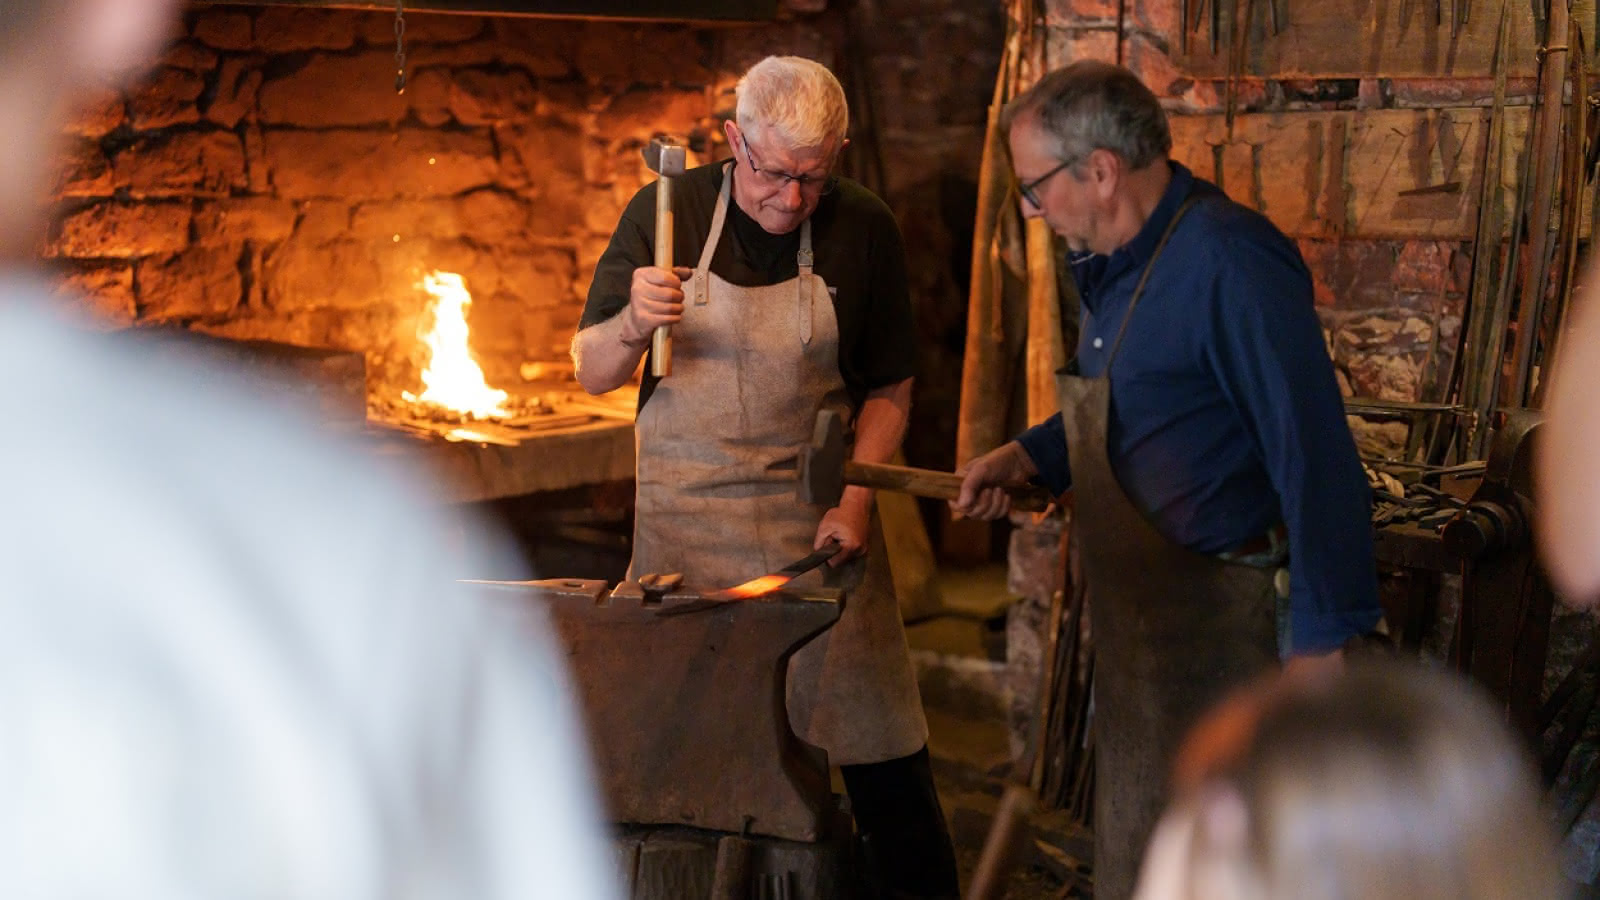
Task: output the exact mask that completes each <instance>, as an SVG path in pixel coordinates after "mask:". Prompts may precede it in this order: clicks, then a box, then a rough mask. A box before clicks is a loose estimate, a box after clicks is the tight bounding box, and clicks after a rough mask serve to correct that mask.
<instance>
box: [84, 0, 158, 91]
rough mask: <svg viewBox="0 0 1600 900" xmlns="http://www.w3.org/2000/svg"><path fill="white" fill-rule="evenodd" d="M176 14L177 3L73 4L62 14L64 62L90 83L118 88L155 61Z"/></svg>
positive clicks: (95, 0) (112, 0) (94, 0)
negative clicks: (125, 80)
mask: <svg viewBox="0 0 1600 900" xmlns="http://www.w3.org/2000/svg"><path fill="white" fill-rule="evenodd" d="M177 9H178V4H177V2H175V0H71V2H69V3H67V4H65V8H64V9H63V11H62V12H63V21H62V25H63V28H64V31H63V35H64V37H65V40H64V42H63V47H62V49H63V51H64V53H65V56H64V60H65V61H66V62H67V64H68V65H70V66H71V67H72V68H73V69H74V74H76V75H78V76H79V77H81V78H83V79H85V80H87V81H90V82H92V83H96V84H115V83H119V82H121V81H122V80H123V79H125V78H128V77H130V76H132V75H133V74H135V73H137V72H138V71H140V70H141V69H143V68H144V67H145V66H146V65H148V64H149V63H150V62H152V61H153V60H154V57H155V55H156V53H157V52H158V51H159V50H160V49H161V46H162V45H163V44H164V43H165V42H166V41H167V39H168V38H169V37H170V36H171V34H172V33H173V31H174V30H175V25H176V23H177Z"/></svg>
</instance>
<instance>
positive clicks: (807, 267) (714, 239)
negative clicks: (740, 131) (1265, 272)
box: [694, 160, 815, 305]
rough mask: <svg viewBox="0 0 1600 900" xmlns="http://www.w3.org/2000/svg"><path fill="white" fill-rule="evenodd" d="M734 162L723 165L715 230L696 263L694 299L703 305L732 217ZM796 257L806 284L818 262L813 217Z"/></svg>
mask: <svg viewBox="0 0 1600 900" xmlns="http://www.w3.org/2000/svg"><path fill="white" fill-rule="evenodd" d="M733 166H734V163H733V161H732V160H729V161H728V162H726V163H723V165H722V189H721V190H720V191H718V192H717V208H716V211H715V212H713V213H712V214H711V234H710V235H708V236H707V238H706V245H705V247H704V248H703V249H702V250H701V251H700V261H699V262H697V263H695V267H694V268H695V273H694V274H695V279H694V280H695V291H694V294H695V297H694V300H695V303H696V304H701V305H703V304H704V303H706V301H707V299H708V297H707V293H706V291H707V287H706V283H707V281H708V278H707V276H708V275H710V274H711V257H712V256H713V255H715V254H716V252H717V244H718V243H720V242H721V241H722V228H723V226H724V225H725V224H727V221H728V200H729V198H730V197H732V196H733ZM794 261H795V265H796V266H797V267H798V268H799V270H800V281H801V283H802V285H804V283H805V282H806V280H807V278H806V276H808V275H810V274H811V268H812V266H813V265H814V264H815V259H814V258H813V256H812V253H811V219H810V218H809V217H807V218H806V220H805V221H804V222H801V223H800V249H799V251H797V252H796V253H795V259H794ZM802 296H804V295H802Z"/></svg>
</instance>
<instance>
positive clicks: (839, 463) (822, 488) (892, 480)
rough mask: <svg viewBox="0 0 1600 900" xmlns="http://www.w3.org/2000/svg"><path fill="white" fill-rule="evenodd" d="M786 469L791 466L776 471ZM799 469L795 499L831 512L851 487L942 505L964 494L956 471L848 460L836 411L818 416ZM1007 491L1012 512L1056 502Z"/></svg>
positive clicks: (1041, 494)
mask: <svg viewBox="0 0 1600 900" xmlns="http://www.w3.org/2000/svg"><path fill="white" fill-rule="evenodd" d="M782 467H785V465H784V464H780V465H779V466H774V467H773V468H782ZM795 468H796V473H797V476H798V481H797V483H796V490H795V494H796V496H797V497H798V498H799V499H800V502H802V503H814V504H816V505H818V506H821V507H823V508H825V509H826V508H831V507H834V506H837V505H838V504H839V498H840V497H841V496H843V495H844V486H845V485H847V484H856V485H860V486H862V487H869V488H876V489H878V490H883V491H895V492H898V493H902V494H911V495H912V496H915V497H933V498H935V499H938V500H954V499H955V498H956V497H957V496H958V495H959V494H960V493H961V476H960V475H957V474H955V473H953V472H935V471H932V470H930V469H913V468H910V467H908V466H891V465H884V464H881V463H862V462H856V461H855V460H852V459H846V458H845V445H844V423H843V422H842V421H840V419H839V414H838V413H837V412H835V411H833V410H830V409H825V410H823V411H822V412H819V413H817V424H816V427H815V428H813V429H812V432H811V443H809V444H807V445H806V446H805V447H803V448H801V450H800V455H799V456H798V457H797V458H796V463H795ZM1005 490H1006V493H1008V494H1010V495H1011V506H1012V508H1013V509H1016V510H1020V511H1022V512H1039V511H1040V510H1043V509H1044V508H1046V507H1048V506H1049V505H1050V503H1051V501H1052V499H1053V498H1052V497H1051V496H1050V492H1049V491H1047V490H1045V489H1044V488H1041V487H1038V486H1036V485H1032V484H1012V485H1006V486H1005Z"/></svg>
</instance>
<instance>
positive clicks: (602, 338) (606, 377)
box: [572, 310, 650, 394]
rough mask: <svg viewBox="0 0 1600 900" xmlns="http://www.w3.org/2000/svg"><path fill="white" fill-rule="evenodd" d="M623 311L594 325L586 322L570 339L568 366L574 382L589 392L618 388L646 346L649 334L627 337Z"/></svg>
mask: <svg viewBox="0 0 1600 900" xmlns="http://www.w3.org/2000/svg"><path fill="white" fill-rule="evenodd" d="M627 319H628V316H627V310H623V311H622V312H620V313H618V314H616V315H614V316H612V317H611V318H609V319H607V320H605V321H604V322H601V323H600V324H598V325H590V326H589V327H588V328H585V329H583V330H582V331H580V332H578V334H577V336H576V337H574V338H573V339H572V369H573V374H574V375H575V376H576V377H577V379H578V383H579V384H581V385H583V389H584V390H586V391H588V392H589V393H591V394H604V393H605V392H607V391H613V390H616V389H617V388H619V387H621V386H622V385H623V384H624V383H626V382H627V380H628V379H629V378H631V377H633V372H634V370H635V369H637V368H639V360H640V359H642V358H643V357H644V353H645V350H647V349H648V348H649V347H650V340H649V337H648V336H646V338H645V339H644V340H637V339H630V336H629V334H628V332H627Z"/></svg>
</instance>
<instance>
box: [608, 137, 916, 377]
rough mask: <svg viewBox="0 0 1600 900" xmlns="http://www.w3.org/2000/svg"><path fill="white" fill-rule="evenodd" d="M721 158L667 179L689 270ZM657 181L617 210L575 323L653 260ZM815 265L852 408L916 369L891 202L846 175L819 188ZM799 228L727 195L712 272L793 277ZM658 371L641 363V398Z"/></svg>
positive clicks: (617, 298)
mask: <svg viewBox="0 0 1600 900" xmlns="http://www.w3.org/2000/svg"><path fill="white" fill-rule="evenodd" d="M721 189H722V163H713V164H711V165H705V166H700V167H699V168H696V169H691V170H689V171H688V172H685V173H684V174H683V175H682V176H680V177H679V178H678V179H677V180H676V181H675V182H673V185H672V206H673V214H674V221H673V245H672V255H673V260H674V262H675V264H676V265H679V266H687V267H690V268H693V267H694V265H695V264H696V263H697V262H699V260H700V252H701V251H702V250H704V249H705V245H706V241H707V240H708V239H709V238H710V233H711V216H712V214H713V213H714V212H715V211H716V206H717V193H718V191H720V190H721ZM655 229H656V186H655V183H654V182H652V183H650V184H648V185H646V186H645V187H643V188H641V189H640V190H639V192H638V193H637V194H634V195H633V199H632V200H631V201H629V202H628V207H627V209H625V210H623V212H622V221H621V222H619V223H617V230H616V231H615V232H614V233H613V234H612V235H611V244H610V245H609V246H608V247H606V252H605V253H604V254H603V255H602V256H601V257H600V262H599V264H598V265H596V266H595V270H594V281H593V283H592V284H590V285H589V299H588V302H587V303H586V304H585V305H584V308H583V318H582V320H581V321H580V323H579V326H578V327H580V328H588V327H589V326H591V325H597V324H599V323H601V322H604V321H606V320H607V319H609V318H611V317H612V316H614V315H616V314H617V313H618V312H620V311H621V310H622V309H623V308H624V307H626V306H627V305H628V288H629V286H630V285H631V283H632V281H633V270H634V269H637V268H639V267H640V266H648V265H652V264H653V262H654V259H655ZM811 248H812V255H813V258H814V260H815V267H814V268H813V271H814V272H815V273H816V274H817V275H820V276H821V277H822V279H823V280H824V281H826V282H827V284H828V287H829V288H832V289H833V290H831V291H830V293H831V294H833V308H834V314H835V316H836V317H837V318H838V321H839V374H840V375H841V376H842V377H843V378H844V383H845V386H846V387H847V388H848V389H849V391H850V397H851V401H852V402H853V403H854V405H855V406H857V407H859V406H860V405H861V402H862V400H863V399H864V398H865V396H866V394H867V392H868V391H870V390H872V389H874V388H880V387H884V386H886V385H890V384H895V383H897V382H900V381H904V380H905V379H907V378H910V377H911V376H912V375H913V374H915V371H916V365H915V364H916V348H915V346H913V341H914V339H915V338H914V334H913V331H912V321H911V296H910V292H909V289H908V287H907V281H906V255H905V246H904V244H903V243H902V242H901V239H900V226H899V224H898V223H897V222H895V219H894V214H893V213H892V212H890V211H889V207H888V206H886V205H885V204H884V202H883V201H882V200H879V199H878V197H877V196H876V195H875V194H873V193H872V192H871V191H869V190H867V189H866V188H864V187H862V186H861V185H860V184H858V183H856V182H854V181H851V180H850V179H847V178H841V179H839V186H838V187H837V188H836V189H834V190H833V191H832V192H830V193H829V194H827V195H826V196H824V197H823V198H822V200H821V202H820V203H818V204H817V210H816V212H814V213H812V214H811ZM799 249H800V229H798V228H796V229H795V230H794V231H792V232H790V233H789V234H769V233H768V232H767V231H766V229H764V228H762V227H761V226H760V225H759V224H757V223H756V221H755V220H754V219H751V218H750V217H749V216H747V215H745V213H744V211H743V210H741V209H740V208H739V204H738V203H735V202H734V201H733V199H732V198H729V200H728V214H727V221H726V223H725V224H724V226H723V234H722V240H721V241H719V242H718V243H717V249H716V252H715V253H714V254H712V258H711V271H712V272H714V273H716V274H717V275H718V276H720V277H722V278H723V279H724V280H726V281H728V282H730V283H732V284H736V285H739V286H740V287H762V286H766V285H771V284H779V283H781V282H784V281H788V280H789V279H791V278H794V277H796V275H798V274H799V267H798V265H797V264H796V262H795V254H796V252H798V251H799ZM656 380H657V379H655V378H653V377H651V375H650V370H649V368H648V366H647V367H646V369H645V375H644V383H643V385H641V389H640V391H639V405H640V406H643V405H644V403H645V401H646V400H648V399H649V397H650V392H651V390H653V389H654V387H655V382H656Z"/></svg>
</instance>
